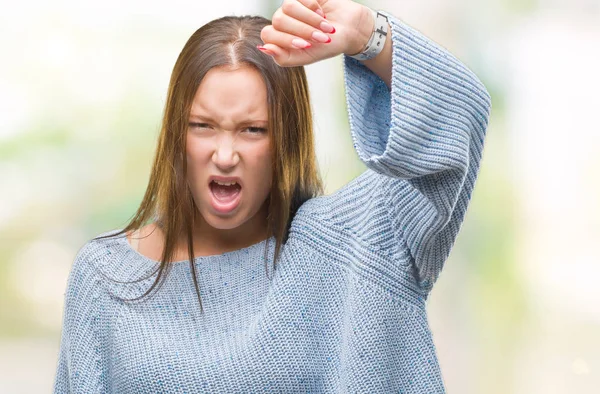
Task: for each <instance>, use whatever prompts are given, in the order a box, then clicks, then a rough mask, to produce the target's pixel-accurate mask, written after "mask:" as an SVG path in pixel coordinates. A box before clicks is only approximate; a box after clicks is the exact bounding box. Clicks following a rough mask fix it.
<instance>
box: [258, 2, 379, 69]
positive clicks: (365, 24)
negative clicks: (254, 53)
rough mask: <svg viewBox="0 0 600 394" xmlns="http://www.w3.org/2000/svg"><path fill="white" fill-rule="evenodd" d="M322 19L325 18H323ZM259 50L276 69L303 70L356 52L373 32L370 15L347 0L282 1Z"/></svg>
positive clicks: (266, 28) (266, 30) (367, 11)
mask: <svg viewBox="0 0 600 394" xmlns="http://www.w3.org/2000/svg"><path fill="white" fill-rule="evenodd" d="M324 16H325V17H324ZM271 20H272V23H273V24H272V25H269V26H265V27H264V28H263V30H262V32H261V39H262V40H263V42H264V43H265V44H264V45H263V46H261V47H259V49H261V50H262V51H263V52H264V53H266V54H267V55H270V56H272V57H273V60H274V61H275V62H276V63H277V64H278V65H280V66H284V67H292V66H304V65H307V64H311V63H314V62H317V61H319V60H323V59H328V58H330V57H334V56H337V55H339V54H342V53H346V54H350V55H353V54H356V53H358V52H360V51H361V50H362V49H363V48H364V46H365V45H366V43H367V41H369V37H370V36H371V32H372V31H373V25H374V23H375V21H373V17H372V14H371V11H370V10H369V9H368V8H367V7H365V6H363V5H361V4H358V3H355V2H354V1H351V0H284V1H283V4H282V5H281V7H279V8H278V9H277V11H275V13H274V14H273V17H272V19H271Z"/></svg>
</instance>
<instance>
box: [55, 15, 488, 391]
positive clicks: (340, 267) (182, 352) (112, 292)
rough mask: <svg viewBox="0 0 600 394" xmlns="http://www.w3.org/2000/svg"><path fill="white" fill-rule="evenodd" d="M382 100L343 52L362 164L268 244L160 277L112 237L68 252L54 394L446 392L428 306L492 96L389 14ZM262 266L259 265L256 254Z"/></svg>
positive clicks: (461, 211)
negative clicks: (278, 241) (156, 286)
mask: <svg viewBox="0 0 600 394" xmlns="http://www.w3.org/2000/svg"><path fill="white" fill-rule="evenodd" d="M386 15H387V16H388V18H389V19H390V25H391V28H392V39H393V70H392V87H391V91H390V90H389V89H388V88H387V86H386V85H385V84H384V82H383V81H382V80H381V79H380V78H379V77H377V76H376V75H375V74H373V73H372V72H371V71H370V70H369V69H367V68H366V67H365V66H363V65H362V64H361V63H360V62H359V61H357V60H355V59H352V58H349V57H344V78H345V87H346V99H347V105H348V114H349V119H350V128H351V133H352V138H353V141H354V147H355V149H356V151H357V153H358V155H359V157H360V159H361V160H362V161H363V162H364V163H365V164H366V165H367V167H368V169H367V170H366V171H365V172H364V173H363V174H362V175H360V176H359V177H357V178H356V179H354V180H353V181H351V182H350V183H348V184H347V185H346V186H344V187H343V188H342V189H340V190H339V191H337V192H336V193H333V194H332V195H329V196H323V197H318V198H313V199H311V200H309V201H307V202H306V203H305V204H304V205H302V207H301V208H300V209H299V210H298V212H297V214H296V216H295V217H294V220H293V222H292V226H291V229H290V235H289V238H288V241H287V242H286V244H285V245H284V246H283V248H282V254H281V259H280V261H279V263H278V265H277V267H276V270H275V271H274V273H273V276H272V279H271V280H269V279H268V278H267V276H266V273H265V260H264V251H265V248H267V252H268V257H269V259H270V258H272V256H273V253H274V239H273V238H271V239H269V240H268V241H263V242H261V243H258V244H255V245H252V246H249V247H247V248H244V249H240V250H237V251H233V252H228V253H224V254H221V255H215V256H206V257H198V258H196V259H195V260H194V264H195V266H196V269H197V270H198V281H199V285H200V292H201V296H202V300H203V306H204V313H203V314H201V313H200V311H199V306H198V300H197V297H196V294H195V290H194V286H193V279H192V276H191V268H190V266H189V263H188V262H186V261H181V262H175V263H172V264H171V267H172V268H171V271H170V272H169V275H168V277H167V279H166V281H165V283H164V284H163V286H162V287H161V288H160V290H159V291H158V292H156V293H154V294H152V296H150V297H149V298H146V299H145V300H143V301H142V302H136V303H128V302H123V301H120V300H118V299H117V298H116V297H115V296H117V297H125V298H133V297H136V296H139V295H141V294H143V292H144V291H145V290H146V289H147V288H148V286H150V284H151V283H152V282H153V281H154V279H155V275H154V276H150V277H149V278H147V279H146V280H142V281H139V282H136V283H131V284H125V283H119V282H117V281H121V282H123V281H132V280H136V279H139V278H143V277H145V276H147V275H148V274H150V273H152V272H153V271H154V270H155V269H156V268H157V264H158V263H157V262H155V261H153V260H150V259H148V258H146V257H144V256H142V255H140V254H138V253H137V252H136V251H134V250H133V249H132V248H131V246H130V245H129V244H128V242H127V240H126V238H124V237H113V238H109V239H102V240H93V241H90V242H89V243H87V244H86V245H85V246H84V247H83V248H82V249H81V250H80V251H79V253H78V255H77V257H76V259H75V262H74V264H73V267H72V270H71V273H70V276H69V281H68V285H67V291H66V294H65V311H64V325H63V331H62V339H61V345H60V354H59V359H58V368H57V373H56V380H55V387H54V392H55V393H86V394H89V393H97V392H100V393H200V392H211V393H428V394H431V393H443V392H444V384H443V379H442V376H441V372H440V369H439V364H438V361H437V357H436V351H435V347H434V344H433V340H432V336H431V332H430V330H429V325H428V322H427V315H426V308H425V305H426V300H427V297H428V295H429V292H430V290H431V287H432V286H433V284H434V282H435V281H436V279H437V277H438V275H439V273H440V270H441V269H442V266H443V264H444V261H445V260H446V259H447V257H448V254H449V253H450V249H451V247H452V245H453V243H454V240H455V238H456V235H457V233H458V231H459V227H460V225H461V222H462V220H463V218H464V215H465V211H466V209H467V204H468V201H469V199H470V196H471V192H472V190H473V186H474V183H475V179H476V177H477V173H478V169H479V163H480V159H481V155H482V150H483V140H484V135H485V130H486V128H487V123H488V118H489V111H490V97H489V95H488V93H487V91H486V89H485V87H484V86H483V84H482V83H481V82H480V81H479V79H478V78H477V77H476V76H475V75H474V74H473V73H472V72H471V71H470V70H469V69H468V68H467V67H465V65H463V64H462V63H461V62H460V61H458V60H457V59H456V58H455V57H453V56H452V55H451V54H449V53H448V52H447V51H446V50H445V49H443V48H441V47H440V46H438V45H437V44H435V43H433V42H432V41H430V40H429V39H428V38H426V37H425V36H423V35H422V34H421V33H419V32H418V31H416V30H414V29H412V28H411V27H409V26H407V25H406V24H404V23H403V22H402V21H400V20H398V19H396V18H395V17H393V16H392V15H389V14H387V13H386ZM268 261H271V260H268Z"/></svg>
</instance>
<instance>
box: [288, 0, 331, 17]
mask: <svg viewBox="0 0 600 394" xmlns="http://www.w3.org/2000/svg"><path fill="white" fill-rule="evenodd" d="M292 1H295V2H297V3H300V4H302V5H303V6H305V7H306V8H308V9H309V10H311V11H313V12H315V13H317V14H318V15H319V16H321V17H323V18H325V19H327V17H326V16H325V12H324V11H323V8H321V4H319V2H318V1H317V0H292Z"/></svg>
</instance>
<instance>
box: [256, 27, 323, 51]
mask: <svg viewBox="0 0 600 394" xmlns="http://www.w3.org/2000/svg"><path fill="white" fill-rule="evenodd" d="M260 38H261V39H262V40H263V42H264V43H265V44H267V43H268V44H275V45H277V46H279V47H281V48H284V49H288V50H289V49H308V48H310V47H311V46H312V44H311V43H310V42H308V41H307V40H304V39H302V38H300V37H298V36H296V35H292V34H289V33H286V32H283V31H279V30H277V29H275V27H274V26H273V25H268V26H265V27H263V29H262V31H261V33H260Z"/></svg>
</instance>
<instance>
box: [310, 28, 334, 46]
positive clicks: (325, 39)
mask: <svg viewBox="0 0 600 394" xmlns="http://www.w3.org/2000/svg"><path fill="white" fill-rule="evenodd" d="M312 38H313V39H314V40H315V41H318V42H322V43H324V44H327V43H329V42H331V38H330V37H329V36H328V35H327V34H325V33H323V32H321V31H313V34H312Z"/></svg>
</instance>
